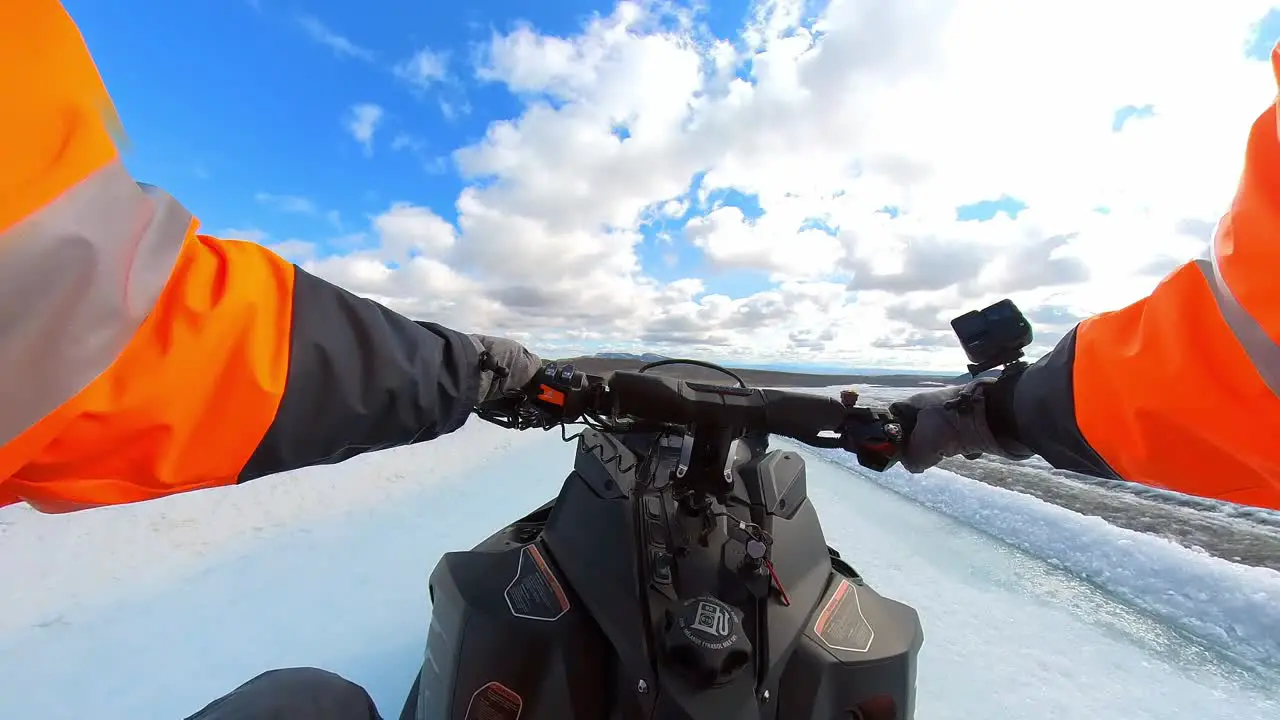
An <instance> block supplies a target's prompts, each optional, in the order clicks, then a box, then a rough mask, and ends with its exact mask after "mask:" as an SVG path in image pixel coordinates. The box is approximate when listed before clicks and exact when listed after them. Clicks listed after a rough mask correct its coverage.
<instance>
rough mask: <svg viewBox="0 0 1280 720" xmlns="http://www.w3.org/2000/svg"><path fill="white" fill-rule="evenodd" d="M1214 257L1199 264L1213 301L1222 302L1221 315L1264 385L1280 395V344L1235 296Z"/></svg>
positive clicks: (1219, 304)
mask: <svg viewBox="0 0 1280 720" xmlns="http://www.w3.org/2000/svg"><path fill="white" fill-rule="evenodd" d="M1211 257H1213V260H1196V261H1195V264H1196V267H1198V268H1200V272H1201V273H1202V274H1203V275H1204V278H1205V280H1207V281H1208V283H1209V290H1210V291H1211V292H1213V299H1214V300H1215V301H1217V303H1218V312H1220V313H1222V317H1223V318H1224V319H1225V320H1226V321H1227V326H1228V327H1230V328H1231V332H1232V334H1234V335H1235V336H1236V341H1237V342H1239V343H1240V346H1241V347H1243V348H1244V352H1245V354H1246V355H1248V356H1249V359H1250V360H1251V361H1252V362H1253V366H1254V368H1256V369H1257V371H1258V375H1259V376H1261V377H1262V382H1264V383H1266V385H1267V387H1269V388H1271V392H1273V393H1275V394H1276V395H1277V396H1280V345H1276V343H1275V342H1273V341H1272V340H1271V337H1270V336H1269V335H1267V331H1266V330H1264V329H1263V328H1262V326H1261V325H1259V324H1258V321H1257V320H1254V319H1253V316H1252V315H1250V314H1249V311H1248V310H1245V309H1244V306H1242V305H1241V304H1240V302H1239V301H1238V300H1236V298H1235V296H1234V295H1232V294H1231V288H1230V287H1228V285H1227V281H1226V279H1225V278H1223V277H1222V270H1221V269H1220V268H1219V267H1218V262H1217V254H1216V253H1211Z"/></svg>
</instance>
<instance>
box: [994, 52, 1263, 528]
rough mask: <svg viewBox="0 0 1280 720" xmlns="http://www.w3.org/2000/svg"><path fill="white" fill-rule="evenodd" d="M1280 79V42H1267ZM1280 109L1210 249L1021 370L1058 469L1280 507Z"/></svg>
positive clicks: (1037, 430)
mask: <svg viewBox="0 0 1280 720" xmlns="http://www.w3.org/2000/svg"><path fill="white" fill-rule="evenodd" d="M1271 63H1272V67H1273V69H1274V70H1275V75H1276V79H1277V82H1280V46H1277V48H1276V49H1275V50H1273V51H1272V55H1271ZM1278 112H1280V106H1276V105H1273V106H1272V107H1270V108H1268V109H1267V110H1266V111H1264V112H1263V113H1262V114H1261V116H1259V117H1258V119H1257V121H1256V122H1254V124H1253V129H1252V131H1251V132H1250V134H1249V142H1248V145H1247V150H1246V157H1245V165H1244V172H1243V175H1242V177H1241V180H1240V185H1239V187H1238V189H1237V192H1236V196H1235V200H1234V202H1233V203H1232V205H1231V208H1230V209H1229V211H1228V212H1227V214H1226V215H1225V216H1224V217H1223V218H1222V220H1221V222H1220V223H1219V224H1218V228H1217V231H1216V233H1215V237H1214V239H1213V246H1212V251H1211V253H1210V258H1209V259H1207V260H1196V261H1194V262H1190V263H1187V264H1185V265H1183V266H1182V267H1180V268H1178V269H1177V270H1175V271H1174V272H1173V273H1172V274H1170V275H1169V276H1168V277H1166V278H1165V279H1164V280H1163V281H1161V283H1160V284H1159V285H1158V286H1157V287H1156V289H1155V290H1154V291H1153V292H1152V293H1151V295H1150V296H1148V297H1146V298H1144V299H1143V300H1140V301H1138V302H1136V303H1134V304H1132V305H1130V306H1129V307H1126V308H1124V309H1122V310H1118V311H1116V312H1109V313H1104V314H1102V315H1098V316H1095V317H1092V318H1090V319H1088V320H1086V321H1084V322H1082V323H1080V325H1078V326H1077V327H1076V328H1075V329H1074V330H1073V331H1072V332H1071V333H1069V334H1068V335H1067V336H1066V337H1065V338H1064V339H1063V340H1062V341H1061V342H1060V343H1059V344H1058V346H1057V347H1056V348H1055V349H1054V350H1053V352H1052V353H1050V354H1049V355H1047V356H1045V357H1044V358H1041V359H1040V361H1039V362H1037V363H1036V364H1035V365H1032V366H1031V367H1030V368H1029V369H1028V370H1027V371H1026V372H1025V373H1024V374H1023V375H1022V376H1021V378H1020V379H1019V380H1018V381H1017V386H1016V389H1015V390H1014V392H1013V406H1012V407H1013V417H1014V423H1015V425H1016V428H1017V435H1018V436H1019V438H1020V439H1021V440H1022V441H1023V442H1024V443H1025V444H1026V445H1028V446H1029V447H1030V448H1031V449H1033V450H1035V451H1036V452H1037V453H1039V454H1040V455H1041V456H1043V457H1044V458H1045V459H1046V460H1047V461H1049V462H1050V463H1052V464H1053V465H1055V466H1056V467H1059V468H1063V469H1070V470H1077V471H1080V472H1084V473H1088V474H1092V475H1098V476H1104V477H1112V478H1120V479H1124V480H1130V481H1135V482H1139V483H1143V484H1146V485H1151V486H1154V487H1159V488H1165V489H1170V490H1175V491H1178V492H1183V493H1188V494H1193V495H1199V496H1202V497H1208V498H1215V499H1220V500H1227V501H1231V502H1236V503H1241V504H1245V505H1255V506H1259V507H1267V508H1274V509H1280V284H1277V283H1276V279H1275V278H1276V274H1277V273H1280V134H1278V132H1277V113H1278Z"/></svg>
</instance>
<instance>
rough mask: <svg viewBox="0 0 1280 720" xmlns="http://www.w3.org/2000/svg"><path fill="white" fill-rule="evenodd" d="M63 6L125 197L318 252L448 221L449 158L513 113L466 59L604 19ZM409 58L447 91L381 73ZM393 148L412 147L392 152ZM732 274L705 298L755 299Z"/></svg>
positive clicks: (720, 10) (346, 7) (650, 265)
mask: <svg viewBox="0 0 1280 720" xmlns="http://www.w3.org/2000/svg"><path fill="white" fill-rule="evenodd" d="M64 4H65V6H66V8H67V9H68V11H69V12H70V13H71V15H72V17H73V18H74V19H75V20H76V22H77V24H78V25H79V26H80V29H81V32H82V33H83V34H84V36H85V39H86V41H87V42H88V44H89V48H90V51H91V52H92V53H93V55H94V58H95V60H96V61H97V63H98V67H99V69H100V71H101V72H102V74H103V77H104V78H105V80H106V83H107V86H108V89H109V91H110V92H111V94H112V97H113V99H114V100H115V102H116V106H117V109H118V111H119V112H120V115H121V117H122V119H123V121H124V124H125V128H126V130H127V132H128V135H129V138H130V142H131V146H130V149H129V152H128V155H127V158H126V161H127V162H128V164H129V166H130V168H131V170H132V171H133V172H134V174H135V176H136V177H137V178H138V179H139V180H142V181H144V182H149V183H153V184H156V185H160V186H162V187H164V188H165V189H167V190H169V191H170V192H172V193H173V194H174V195H176V196H177V197H178V198H179V199H180V200H182V201H183V202H184V203H185V204H186V205H187V206H188V207H189V208H190V209H191V210H192V211H193V212H195V213H196V214H197V215H198V216H199V217H200V218H201V220H202V222H203V223H204V230H205V231H206V232H214V233H216V232H219V231H221V230H223V229H226V228H237V229H246V228H257V229H261V230H264V231H267V232H269V233H270V235H271V236H272V238H274V239H275V240H284V239H288V238H299V239H305V240H308V241H312V242H319V243H320V244H321V245H322V246H324V245H326V242H327V241H329V240H331V239H333V238H338V237H341V236H342V235H345V234H350V233H352V232H358V231H362V230H367V229H368V221H369V217H370V216H372V215H375V214H377V213H379V212H382V211H385V210H386V209H387V208H388V207H389V206H390V204H391V203H392V202H396V201H407V202H412V203H415V204H420V205H426V206H428V207H430V208H431V209H432V210H434V211H435V212H436V213H437V214H439V215H441V216H442V217H444V218H445V219H448V220H451V221H452V220H454V219H455V218H456V213H455V211H454V201H455V200H456V198H457V195H458V192H459V191H460V190H461V189H462V187H463V185H464V181H463V179H462V178H460V177H459V176H458V174H457V172H456V171H455V168H454V166H453V164H452V161H451V160H450V159H449V154H450V152H451V151H453V150H455V149H457V148H459V147H462V146H465V145H468V144H471V143H473V142H476V141H477V140H479V139H481V138H482V137H483V136H484V133H485V130H486V128H487V126H488V124H489V123H490V122H492V121H495V120H501V119H508V118H513V117H516V116H518V115H519V113H520V110H521V107H522V105H521V103H520V100H519V98H517V97H515V96H514V95H512V94H511V93H509V92H507V91H506V89H505V88H504V87H503V86H501V85H500V84H496V83H481V82H479V81H477V80H476V79H475V78H474V70H473V67H474V58H475V57H476V53H477V52H478V50H479V47H480V46H481V45H483V44H484V43H486V42H487V41H488V40H489V39H490V38H491V37H492V34H493V33H495V32H498V33H501V32H506V31H509V30H511V29H512V28H514V27H515V26H516V24H517V23H518V22H528V23H530V24H532V25H533V26H534V27H535V28H536V29H537V30H539V31H540V32H543V33H553V34H560V35H569V34H572V33H574V32H575V31H577V30H579V29H580V27H581V25H582V23H583V21H584V20H586V19H588V18H589V17H590V16H591V14H592V13H593V12H595V13H601V14H607V13H609V12H610V11H611V10H612V9H613V3H611V2H598V1H596V2H593V1H591V0H554V1H553V2H548V3H536V4H530V3H514V2H502V1H501V0H467V2H456V3H392V2H376V1H375V2H362V3H350V2H338V1H335V0H311V1H307V2H297V1H293V0H258V1H257V2H253V1H252V0H235V1H232V0H226V1H222V2H215V1H214V0H204V1H202V2H183V3H156V2H148V1H146V0H117V1H116V2H112V3H102V2H96V1H93V0H66V2H65V3H64ZM746 9H747V5H746V3H745V2H734V3H718V4H717V6H716V8H715V9H714V10H712V11H710V12H708V13H706V14H704V16H703V20H704V21H705V22H706V23H707V24H708V25H709V27H710V28H711V29H712V30H713V31H715V32H717V34H721V35H727V36H731V35H732V34H733V32H734V30H735V29H736V28H737V27H738V25H739V24H740V21H741V20H742V19H743V17H744V13H745V12H746ZM424 47H428V48H430V49H431V50H432V51H433V52H434V53H437V54H441V55H445V56H447V58H448V61H447V62H448V67H447V69H448V72H449V75H450V78H449V79H448V80H446V81H444V82H439V83H435V84H433V85H432V86H431V87H430V88H428V89H427V90H426V91H425V92H424V91H422V90H421V89H419V88H416V87H415V86H414V85H413V84H412V83H410V82H406V81H405V80H404V79H403V78H402V77H399V76H398V75H397V74H396V72H395V67H396V66H397V65H399V64H401V63H404V62H405V61H408V60H410V59H411V58H412V57H413V56H414V54H415V53H417V52H418V51H419V50H421V49H423V48H424ZM358 103H373V104H376V105H379V106H381V107H382V108H383V109H384V111H385V113H384V116H383V119H382V121H381V123H380V125H379V127H378V130H377V133H376V135H375V139H374V144H373V150H372V155H366V154H365V151H364V149H363V148H362V147H361V146H360V144H359V143H357V142H356V141H355V140H353V138H352V136H351V134H350V133H349V131H348V130H347V128H346V127H345V122H346V121H347V119H348V117H349V116H348V112H349V109H350V108H351V107H352V106H353V105H355V104H358ZM443 103H447V104H448V105H449V106H450V110H452V117H449V116H447V115H446V113H445V111H444V109H442V104H443ZM402 134H404V135H406V136H407V138H408V139H409V140H410V142H411V144H412V146H406V147H402V148H401V149H399V150H397V149H393V148H392V146H391V142H392V141H393V139H394V138H395V137H396V136H398V135H402ZM716 197H717V198H719V197H720V196H716ZM298 199H305V200H306V201H307V202H306V203H303V202H301V201H300V200H298ZM335 212H336V218H335V215H334V213H335ZM692 214H694V213H691V216H692ZM697 214H701V213H697ZM335 220H336V222H335ZM682 224H683V223H677V224H676V227H677V228H678V227H681V226H682ZM658 229H659V228H657V227H656V226H655V227H654V228H651V230H653V231H655V232H656V230H658ZM324 249H328V250H335V251H336V250H340V249H341V248H340V247H339V246H338V245H337V244H335V243H329V244H328V247H326V248H324ZM670 251H671V248H670V247H669V246H665V245H663V244H661V243H658V242H656V240H651V241H650V242H648V243H646V248H645V251H644V258H643V259H644V262H645V266H646V269H648V270H650V271H652V273H653V274H654V275H655V276H658V277H659V278H664V279H665V278H673V277H675V276H684V277H687V276H688V274H689V271H690V270H691V269H696V268H697V266H698V264H699V263H700V256H699V255H698V254H697V253H696V252H695V251H694V250H693V249H692V248H689V247H684V248H682V249H678V250H677V252H676V255H677V258H678V260H679V264H678V265H677V266H674V267H673V266H671V265H670V264H669V263H670V258H669V255H670ZM695 274H697V273H695ZM736 275H737V274H730V275H729V276H726V277H722V278H720V280H721V282H720V285H721V289H724V290H728V291H731V292H734V293H735V294H740V293H742V292H744V291H745V292H750V291H753V290H754V289H760V288H762V287H764V286H765V284H766V283H765V278H764V277H763V276H761V277H760V278H752V277H750V276H749V275H750V274H747V273H743V274H742V277H737V276H736ZM757 286H758V287H757Z"/></svg>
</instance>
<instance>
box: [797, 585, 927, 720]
mask: <svg viewBox="0 0 1280 720" xmlns="http://www.w3.org/2000/svg"><path fill="white" fill-rule="evenodd" d="M923 643H924V634H923V632H922V631H921V629H920V618H919V616H918V615H917V614H916V611H915V610H914V609H912V608H911V607H908V606H906V605H903V604H901V603H898V602H895V601H893V600H889V599H887V598H885V597H883V596H881V595H880V594H878V593H876V592H875V591H874V590H872V589H871V588H869V587H867V586H866V585H863V584H862V583H861V581H858V580H854V579H850V578H845V577H843V576H840V575H836V574H833V575H832V576H831V584H830V587H829V588H828V589H827V592H826V593H825V594H824V595H823V596H822V601H821V603H820V604H819V605H818V607H817V608H816V609H815V611H814V612H813V614H812V615H811V616H810V617H809V618H808V620H807V622H806V625H805V629H804V634H803V635H801V636H800V642H799V644H798V645H797V646H796V648H795V651H794V652H793V653H792V654H791V656H790V658H789V659H788V661H787V665H786V670H785V672H784V673H783V675H782V684H781V687H780V689H779V692H778V693H777V698H778V704H777V711H778V717H779V718H806V719H810V718H811V719H813V720H818V719H819V718H822V719H824V720H825V719H826V718H851V717H857V716H856V715H854V714H853V711H854V710H856V709H858V708H859V706H860V705H861V706H863V707H864V708H865V707H868V705H869V704H873V703H874V704H878V705H879V706H880V707H883V706H884V704H885V703H891V704H892V707H893V708H895V711H896V713H895V714H893V715H887V714H886V715H874V716H873V717H895V718H912V717H915V715H914V713H915V696H916V687H915V685H916V661H917V656H918V654H919V651H920V647H921V646H922V644H923ZM868 715H870V713H868Z"/></svg>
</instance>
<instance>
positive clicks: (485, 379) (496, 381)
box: [470, 334, 542, 406]
mask: <svg viewBox="0 0 1280 720" xmlns="http://www.w3.org/2000/svg"><path fill="white" fill-rule="evenodd" d="M470 337H471V341H472V342H473V343H475V346H476V350H477V351H478V352H479V353H480V359H481V360H480V362H481V373H480V393H479V397H477V398H476V405H477V406H480V405H485V404H490V403H493V402H495V401H498V400H502V399H503V397H504V396H505V395H506V394H507V392H509V391H514V390H522V389H524V387H525V386H526V385H528V384H529V383H530V382H532V381H533V376H534V375H536V374H537V372H538V370H539V369H540V368H541V367H542V360H541V358H539V357H538V356H537V355H534V354H533V353H531V352H529V350H528V348H526V347H525V346H523V345H521V344H520V343H518V342H516V341H514V340H508V339H507V338H501V337H493V336H491V335H474V334H473V335H471V336H470ZM503 370H505V375H504V374H503Z"/></svg>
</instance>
